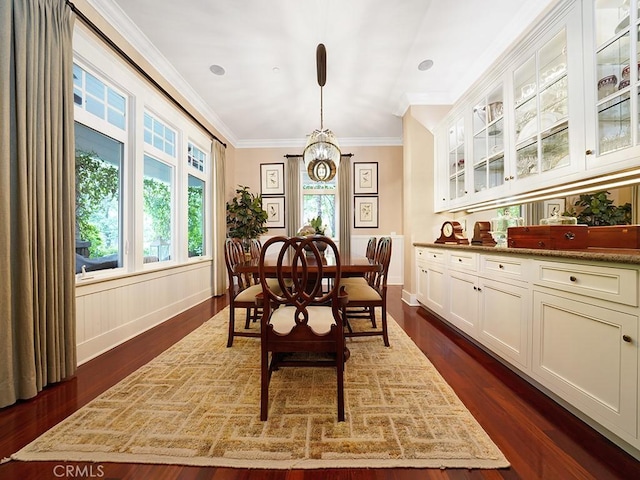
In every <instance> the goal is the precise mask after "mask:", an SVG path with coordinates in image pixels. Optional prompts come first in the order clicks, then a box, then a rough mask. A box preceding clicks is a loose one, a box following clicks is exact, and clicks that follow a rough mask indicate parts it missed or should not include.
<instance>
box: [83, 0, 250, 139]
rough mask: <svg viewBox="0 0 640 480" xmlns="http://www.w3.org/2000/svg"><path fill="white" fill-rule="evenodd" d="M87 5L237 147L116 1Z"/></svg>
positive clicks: (198, 97)
mask: <svg viewBox="0 0 640 480" xmlns="http://www.w3.org/2000/svg"><path fill="white" fill-rule="evenodd" d="M87 3H88V4H89V5H90V6H91V7H92V8H93V9H95V11H96V12H98V14H99V15H101V16H102V17H103V18H104V19H105V20H106V21H107V22H108V23H109V24H111V25H112V26H113V27H114V28H115V29H116V30H117V31H118V33H120V35H122V37H123V38H124V39H125V40H126V41H127V42H128V43H129V44H130V45H131V46H132V47H133V48H134V49H135V50H136V51H137V52H138V53H140V55H142V57H143V58H144V59H145V60H146V61H147V62H149V64H150V65H152V66H153V67H154V68H155V69H156V70H157V71H158V73H159V74H160V75H162V77H163V78H164V79H165V80H166V81H168V82H169V84H170V85H172V86H173V87H174V88H175V89H176V90H177V91H179V92H180V94H181V95H182V96H183V97H184V98H185V99H186V100H187V101H188V102H189V103H190V104H191V105H193V107H194V108H195V109H196V111H197V112H198V113H200V114H201V115H203V116H204V117H205V118H206V119H208V121H209V122H210V123H211V124H212V126H213V127H214V128H215V129H216V130H217V131H218V132H219V133H220V135H221V136H223V137H224V138H225V140H226V141H227V142H229V143H230V144H231V145H233V146H236V144H237V143H238V140H237V138H236V136H235V135H234V134H233V132H231V130H230V129H229V128H228V127H227V126H226V125H225V123H224V122H223V121H222V120H221V119H220V117H219V116H218V115H217V114H216V113H215V112H214V111H213V110H212V109H211V107H209V105H207V103H206V102H205V101H204V100H203V99H202V97H200V95H198V94H197V93H196V92H195V90H193V88H192V87H191V85H189V83H188V82H187V81H186V80H185V79H184V77H182V76H181V75H180V74H179V73H178V71H177V70H176V69H175V68H174V67H173V65H171V63H170V62H169V61H168V60H167V59H166V58H165V57H164V56H163V55H162V54H161V53H160V51H159V50H158V49H157V48H156V47H155V46H154V45H153V43H152V42H151V41H150V40H149V38H148V37H147V36H146V35H144V34H143V33H142V31H140V29H139V28H138V27H137V26H136V24H135V23H133V21H132V20H131V19H130V18H129V17H128V16H127V15H126V14H125V13H124V11H123V10H122V9H121V8H120V7H119V6H118V5H117V4H116V3H115V2H104V1H99V0H87Z"/></svg>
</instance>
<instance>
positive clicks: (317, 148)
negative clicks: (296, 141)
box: [302, 43, 340, 182]
mask: <svg viewBox="0 0 640 480" xmlns="http://www.w3.org/2000/svg"><path fill="white" fill-rule="evenodd" d="M316 67H317V73H318V85H319V86H320V129H319V130H314V131H313V132H312V133H311V135H309V138H308V140H307V145H306V147H305V148H304V152H303V154H302V158H303V161H304V165H305V167H306V168H307V173H308V174H309V178H311V180H313V181H314V182H328V181H330V180H331V179H333V177H335V176H336V171H337V169H338V165H339V164H340V147H339V146H338V140H337V139H336V136H335V135H334V134H333V132H332V131H331V130H328V129H326V130H325V129H324V123H323V120H324V119H323V110H322V106H323V105H322V87H324V85H325V83H326V81H327V51H326V49H325V47H324V45H323V44H322V43H320V44H319V45H318V47H317V48H316Z"/></svg>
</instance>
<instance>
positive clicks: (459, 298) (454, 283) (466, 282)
mask: <svg viewBox="0 0 640 480" xmlns="http://www.w3.org/2000/svg"><path fill="white" fill-rule="evenodd" d="M477 283H478V277H477V276H476V275H470V274H468V273H463V272H458V271H455V270H450V271H449V315H448V316H447V317H446V318H447V319H448V320H449V321H450V322H451V323H453V324H454V325H455V326H456V327H458V328H459V329H460V330H462V331H463V332H465V333H468V334H469V335H471V336H472V337H474V338H475V337H476V333H477V329H478V294H479V292H478V284H477Z"/></svg>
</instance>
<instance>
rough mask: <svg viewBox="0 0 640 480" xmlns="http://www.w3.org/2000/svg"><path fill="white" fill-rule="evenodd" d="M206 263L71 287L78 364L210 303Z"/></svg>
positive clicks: (210, 285) (210, 275)
mask: <svg viewBox="0 0 640 480" xmlns="http://www.w3.org/2000/svg"><path fill="white" fill-rule="evenodd" d="M212 268H213V266H212V262H211V261H203V262H194V263H190V264H187V265H181V266H176V267H175V268H169V269H162V270H151V271H145V272H141V273H136V274H134V275H128V276H123V277H118V278H114V279H105V280H97V281H94V280H88V281H86V283H84V282H78V284H77V286H76V317H77V325H76V336H77V338H76V343H77V347H78V364H82V363H84V362H86V361H88V360H90V359H92V358H94V357H96V356H98V355H100V354H101V353H104V352H106V351H107V350H110V349H111V348H113V347H115V346H116V345H119V344H121V343H123V342H125V341H126V340H128V339H130V338H133V337H135V336H136V335H139V334H140V333H142V332H144V331H146V330H148V329H150V328H152V327H154V326H156V325H158V324H160V323H162V322H164V321H165V320H168V319H169V318H171V317H173V316H175V315H177V314H178V313H180V312H182V311H184V310H187V309H189V308H191V307H193V306H195V305H197V304H198V303H200V302H202V301H204V300H206V299H207V298H209V297H211V295H212V294H213V273H212Z"/></svg>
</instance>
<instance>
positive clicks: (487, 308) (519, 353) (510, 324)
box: [478, 279, 531, 370]
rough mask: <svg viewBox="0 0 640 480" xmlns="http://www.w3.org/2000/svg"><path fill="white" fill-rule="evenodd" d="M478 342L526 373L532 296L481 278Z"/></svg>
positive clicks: (517, 287) (511, 285) (522, 289)
mask: <svg viewBox="0 0 640 480" xmlns="http://www.w3.org/2000/svg"><path fill="white" fill-rule="evenodd" d="M478 288H479V292H480V308H479V312H480V315H479V317H480V318H479V325H478V329H479V331H478V340H479V341H480V342H482V343H483V344H484V345H486V346H487V347H490V348H491V349H492V350H493V351H494V352H495V353H497V354H498V355H500V356H501V357H502V358H504V359H505V360H507V361H509V362H511V363H513V364H515V365H517V366H518V367H520V368H522V369H524V370H528V368H529V331H530V325H531V308H530V306H531V295H530V292H529V289H528V288H526V287H524V286H521V285H518V284H516V282H513V281H512V282H511V283H506V282H498V281H495V280H489V279H480V283H479V287H478Z"/></svg>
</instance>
